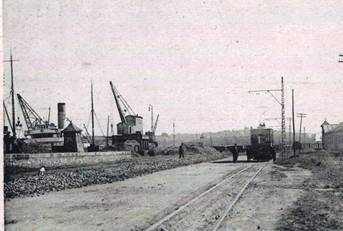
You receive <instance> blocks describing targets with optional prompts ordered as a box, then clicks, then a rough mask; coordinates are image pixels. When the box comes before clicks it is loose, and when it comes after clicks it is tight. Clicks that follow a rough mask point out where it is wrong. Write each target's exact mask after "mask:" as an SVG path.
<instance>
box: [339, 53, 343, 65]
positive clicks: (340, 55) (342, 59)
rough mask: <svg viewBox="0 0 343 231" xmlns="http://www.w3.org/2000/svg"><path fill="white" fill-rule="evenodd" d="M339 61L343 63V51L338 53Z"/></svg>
mask: <svg viewBox="0 0 343 231" xmlns="http://www.w3.org/2000/svg"><path fill="white" fill-rule="evenodd" d="M338 62H339V63H343V53H340V54H339V55H338Z"/></svg>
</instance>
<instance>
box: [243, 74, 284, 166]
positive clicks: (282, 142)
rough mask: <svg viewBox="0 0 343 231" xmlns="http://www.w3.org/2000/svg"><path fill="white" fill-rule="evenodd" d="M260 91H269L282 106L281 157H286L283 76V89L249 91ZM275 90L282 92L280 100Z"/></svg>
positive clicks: (282, 84) (282, 86)
mask: <svg viewBox="0 0 343 231" xmlns="http://www.w3.org/2000/svg"><path fill="white" fill-rule="evenodd" d="M259 92H266V93H269V94H270V95H271V96H272V97H273V98H274V99H275V100H276V102H277V103H278V104H280V106H281V150H282V151H281V157H282V159H284V158H285V157H286V156H285V139H286V128H285V90H284V83H283V77H281V89H264V90H254V91H249V93H259ZM273 92H281V100H279V99H278V98H277V97H276V96H275V95H274V94H273Z"/></svg>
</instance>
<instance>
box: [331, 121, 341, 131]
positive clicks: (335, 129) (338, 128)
mask: <svg viewBox="0 0 343 231" xmlns="http://www.w3.org/2000/svg"><path fill="white" fill-rule="evenodd" d="M330 132H343V122H341V123H339V124H338V125H336V127H335V128H334V129H332V130H331V131H330Z"/></svg>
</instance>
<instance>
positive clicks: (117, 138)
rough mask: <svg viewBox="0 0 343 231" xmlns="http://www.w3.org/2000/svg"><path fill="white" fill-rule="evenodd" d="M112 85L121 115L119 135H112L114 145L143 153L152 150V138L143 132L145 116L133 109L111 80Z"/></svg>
mask: <svg viewBox="0 0 343 231" xmlns="http://www.w3.org/2000/svg"><path fill="white" fill-rule="evenodd" d="M110 86H111V90H112V94H113V97H114V100H115V103H116V106H117V110H118V113H119V117H120V122H119V123H118V124H117V135H113V136H112V145H113V146H114V147H116V148H118V149H121V148H128V149H130V150H132V151H135V152H138V153H141V154H144V153H145V152H148V151H150V148H149V144H150V142H151V140H150V139H149V136H148V135H147V134H144V133H143V117H142V116H139V115H138V114H136V113H135V112H134V111H133V109H132V108H131V106H130V105H129V104H128V103H127V101H126V100H125V99H124V97H123V96H122V95H121V94H120V93H119V91H118V90H117V89H116V88H115V86H114V85H113V83H112V82H111V81H110ZM156 126H157V123H156Z"/></svg>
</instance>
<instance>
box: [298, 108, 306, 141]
mask: <svg viewBox="0 0 343 231" xmlns="http://www.w3.org/2000/svg"><path fill="white" fill-rule="evenodd" d="M297 117H299V118H300V128H299V143H300V144H301V126H302V122H303V118H305V117H306V114H305V113H297Z"/></svg>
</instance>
